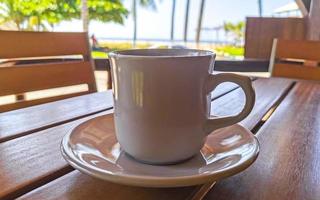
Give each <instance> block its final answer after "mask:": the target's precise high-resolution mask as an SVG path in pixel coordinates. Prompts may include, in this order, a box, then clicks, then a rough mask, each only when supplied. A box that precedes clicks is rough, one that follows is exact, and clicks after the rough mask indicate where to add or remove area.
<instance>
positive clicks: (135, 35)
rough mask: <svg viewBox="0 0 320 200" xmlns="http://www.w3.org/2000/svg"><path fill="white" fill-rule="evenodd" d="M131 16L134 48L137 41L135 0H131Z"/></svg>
mask: <svg viewBox="0 0 320 200" xmlns="http://www.w3.org/2000/svg"><path fill="white" fill-rule="evenodd" d="M132 17H133V48H135V47H136V42H137V0H133V5H132Z"/></svg>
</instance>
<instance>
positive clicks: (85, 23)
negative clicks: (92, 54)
mask: <svg viewBox="0 0 320 200" xmlns="http://www.w3.org/2000/svg"><path fill="white" fill-rule="evenodd" d="M81 19H82V30H83V31H84V32H88V31H89V10H88V1H87V0H81Z"/></svg>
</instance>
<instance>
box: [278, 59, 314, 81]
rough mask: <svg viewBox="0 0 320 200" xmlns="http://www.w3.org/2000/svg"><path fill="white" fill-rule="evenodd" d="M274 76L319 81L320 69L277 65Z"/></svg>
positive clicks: (284, 64)
mask: <svg viewBox="0 0 320 200" xmlns="http://www.w3.org/2000/svg"><path fill="white" fill-rule="evenodd" d="M272 76H278V77H288V78H296V79H306V80H318V81H319V80H320V68H319V67H310V66H304V65H298V64H289V63H275V64H274V67H273V71H272Z"/></svg>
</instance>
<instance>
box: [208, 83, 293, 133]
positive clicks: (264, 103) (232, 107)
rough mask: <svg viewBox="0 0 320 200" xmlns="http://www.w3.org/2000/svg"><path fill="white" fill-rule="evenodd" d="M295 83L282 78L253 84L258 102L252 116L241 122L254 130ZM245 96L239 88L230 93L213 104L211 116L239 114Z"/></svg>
mask: <svg viewBox="0 0 320 200" xmlns="http://www.w3.org/2000/svg"><path fill="white" fill-rule="evenodd" d="M292 84H293V81H292V80H290V79H282V78H272V79H270V78H259V79H258V80H256V81H254V82H253V87H254V88H255V92H256V102H255V105H254V108H253V110H252V112H251V113H250V115H249V116H248V117H247V118H246V119H244V120H243V121H242V122H240V123H241V124H242V125H244V126H245V127H247V128H248V129H249V130H252V129H253V128H254V127H255V126H256V125H257V123H258V122H259V121H261V119H262V118H263V116H264V115H265V114H266V113H267V112H268V111H269V110H270V109H271V108H273V107H274V106H275V105H276V104H277V102H278V100H279V99H280V98H281V96H282V95H283V94H284V93H285V92H286V91H287V90H288V89H290V86H291V85H292ZM244 101H245V96H244V93H243V91H242V90H241V89H240V88H239V89H236V90H235V91H233V92H231V93H228V94H226V95H224V96H222V97H221V98H219V99H217V100H215V101H213V103H212V104H211V114H212V113H213V114H214V115H216V116H225V115H234V114H236V113H239V112H240V111H241V109H242V107H243V105H244Z"/></svg>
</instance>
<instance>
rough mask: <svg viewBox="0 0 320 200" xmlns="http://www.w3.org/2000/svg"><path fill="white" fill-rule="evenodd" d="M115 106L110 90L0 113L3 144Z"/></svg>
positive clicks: (0, 132)
mask: <svg viewBox="0 0 320 200" xmlns="http://www.w3.org/2000/svg"><path fill="white" fill-rule="evenodd" d="M112 107H113V99H112V93H111V91H107V92H102V93H93V94H89V95H83V96H79V97H74V98H69V99H65V100H60V101H56V102H51V103H47V104H43V105H38V106H33V107H28V108H24V109H19V110H14V111H10V112H5V113H0V143H1V142H4V141H7V140H10V139H12V138H16V137H20V136H23V135H26V134H30V133H32V132H35V131H39V130H43V129H46V128H49V127H52V126H56V125H58V124H62V123H65V122H68V121H72V120H75V119H79V118H81V117H84V116H88V115H91V114H94V113H98V112H101V111H105V110H107V109H111V108H112Z"/></svg>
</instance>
